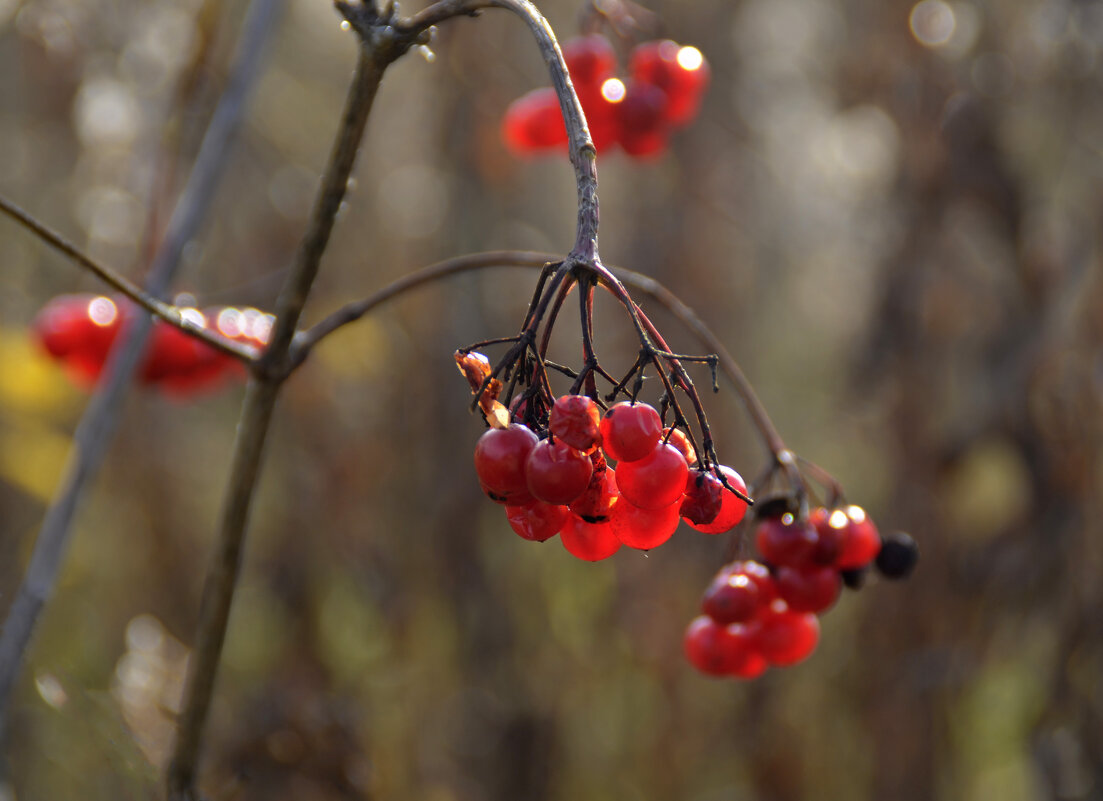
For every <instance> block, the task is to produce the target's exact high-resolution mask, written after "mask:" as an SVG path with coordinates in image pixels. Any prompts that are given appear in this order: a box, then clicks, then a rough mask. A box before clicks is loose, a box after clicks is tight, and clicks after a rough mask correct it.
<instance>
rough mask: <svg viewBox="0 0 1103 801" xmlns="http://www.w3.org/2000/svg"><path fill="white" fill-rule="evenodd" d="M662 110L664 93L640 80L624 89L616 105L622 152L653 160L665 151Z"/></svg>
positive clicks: (666, 133)
mask: <svg viewBox="0 0 1103 801" xmlns="http://www.w3.org/2000/svg"><path fill="white" fill-rule="evenodd" d="M666 107H667V97H666V93H665V92H663V90H662V89H660V88H658V87H657V86H654V85H652V84H649V83H643V82H640V81H633V82H630V83H629V84H628V85H627V86H626V88H625V94H624V99H623V100H622V101H621V102H619V103H617V106H616V109H617V121H618V123H619V128H620V146H621V147H622V148H624V152H625V153H627V154H628V155H630V156H635V157H636V158H653V157H657V156H659V155H661V154H662V152H663V151H664V150H666V144H667V139H668V138H669V136H670V123H669V122H668V121H667V118H666Z"/></svg>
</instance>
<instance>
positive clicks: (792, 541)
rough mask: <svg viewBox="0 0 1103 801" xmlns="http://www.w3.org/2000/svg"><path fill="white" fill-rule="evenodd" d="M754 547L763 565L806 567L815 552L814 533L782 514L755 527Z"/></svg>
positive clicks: (812, 529)
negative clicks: (761, 558) (764, 562)
mask: <svg viewBox="0 0 1103 801" xmlns="http://www.w3.org/2000/svg"><path fill="white" fill-rule="evenodd" d="M755 544H756V545H757V546H758V552H759V553H760V554H762V556H763V557H764V558H765V559H766V561H767V562H771V563H772V564H774V565H793V566H800V565H807V564H810V563H811V561H812V554H813V553H814V552H815V549H816V530H815V529H814V528H812V527H811V526H810V525H808V523H806V522H804V521H803V520H798V519H796V518H795V517H793V515H792V514H790V513H788V512H786V513H785V514H783V515H782V516H781V517H771V518H767V519H765V520H763V521H762V522H761V523H759V524H758V529H757V530H756V532H755Z"/></svg>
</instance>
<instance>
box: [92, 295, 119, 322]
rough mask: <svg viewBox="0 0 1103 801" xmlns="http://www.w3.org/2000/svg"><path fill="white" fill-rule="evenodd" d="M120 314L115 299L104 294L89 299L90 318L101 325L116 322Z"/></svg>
mask: <svg viewBox="0 0 1103 801" xmlns="http://www.w3.org/2000/svg"><path fill="white" fill-rule="evenodd" d="M118 316H119V310H118V308H116V306H115V301H113V300H111V298H105V297H103V296H102V295H101V296H100V297H97V298H92V300H90V301H88V319H89V320H91V321H92V322H93V323H95V324H96V325H99V326H103V327H105V328H106V327H107V326H109V325H111V324H112V323H114V322H115V320H116V318H118Z"/></svg>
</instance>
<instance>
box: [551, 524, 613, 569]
mask: <svg viewBox="0 0 1103 801" xmlns="http://www.w3.org/2000/svg"><path fill="white" fill-rule="evenodd" d="M559 540H560V542H562V543H563V547H564V548H566V549H567V550H568V551H570V552H571V553H572V554H573V555H575V556H577V557H578V558H579V559H585V560H586V561H588V562H597V561H599V560H601V559H605V558H606V557H609V556H612V555H613V554H614V553H616V552H617V551H618V550H619V549H620V540H618V539H617V537H616V535H615V534H614V533H613V529H612V528H611V527H610V526H609V524H608V523H587V522H586V521H585V520H583V519H582V518H580V517H579V516H578V515H575V514H569V515H567V522H566V523H564V524H563V528H561V529H560V530H559Z"/></svg>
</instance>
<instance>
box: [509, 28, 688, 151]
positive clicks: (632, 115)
mask: <svg viewBox="0 0 1103 801" xmlns="http://www.w3.org/2000/svg"><path fill="white" fill-rule="evenodd" d="M563 58H564V60H565V61H566V63H567V70H568V72H569V73H570V76H571V82H572V83H573V84H574V87H575V91H576V92H577V93H578V99H579V101H580V102H581V103H582V110H583V111H584V112H585V114H586V120H587V122H588V123H589V128H590V136H591V138H592V139H593V141H594V147H595V148H597V150H598V152H599V153H600V152H602V151H605V150H609V149H611V148H612V147H613V146H614V145H620V147H621V148H622V149H623V150H624V152H625V153H627V154H629V155H630V156H635V157H637V158H648V157H654V156H658V155H660V154H661V153H662V152H663V151H664V150H665V149H666V145H667V141H668V139H669V137H670V133H671V131H673V130H675V129H676V128H680V127H683V126H685V125H688V124H689V123H690V122H692V121H693V118H694V117H695V116H696V115H697V112H698V110H699V108H700V105H701V96H702V95H703V94H704V91H705V87H706V86H707V84H708V80H709V68H708V64H707V63H706V61H705V59H704V57H703V56H702V55H701V51H700V50H698V49H697V48H696V47H682V46H680V45H678V44H677V43H676V42H672V41H670V40H668V39H667V40H662V41H651V42H644V43H643V44H640V45H638V46H637V47H636V48H635V49H634V50H633V51H632V55H631V57H630V59H629V63H628V73H629V77H628V79H627V80H621V79H620V78H618V77H616V76H615V71H616V66H617V57H616V52H615V51H614V50H613V46H612V45H611V44H610V43H609V40H608V39H606V38H605V37H604V36H602V35H601V34H591V35H589V36H583V37H581V38H578V39H573V40H571V41H569V42H567V43H565V44H564V45H563ZM502 133H503V137H504V138H505V141H506V143H507V144H509V146H510V147H511V148H513V149H514V150H515V151H517V152H518V153H540V152H548V151H551V150H555V149H556V148H561V147H562V146H563V145H565V144H566V143H567V131H566V128H565V127H564V125H563V117H562V115H561V114H560V109H559V99H558V97H557V96H556V93H555V90H554V89H552V88H551V87H545V88H542V89H535V90H533V91H532V92H529V93H528V94H526V95H524V96H523V97H521V98H519V99H517V100H515V101H514V102H513V103H512V104H511V105H510V106H509V109H508V110H507V111H506V114H505V118H504V119H503V121H502Z"/></svg>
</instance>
